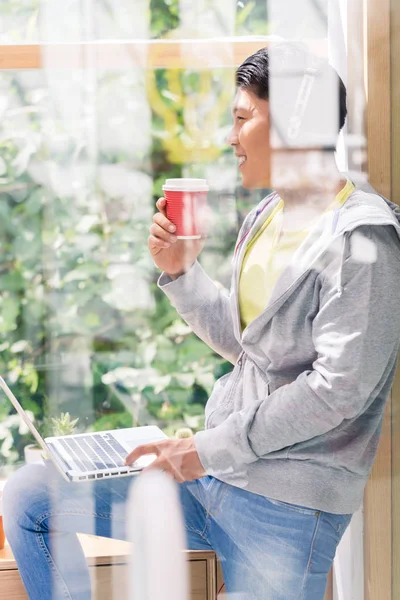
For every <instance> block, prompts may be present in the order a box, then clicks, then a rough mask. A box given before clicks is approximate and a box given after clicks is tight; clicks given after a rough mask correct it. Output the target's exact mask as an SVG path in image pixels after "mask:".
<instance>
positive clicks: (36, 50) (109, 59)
mask: <svg viewBox="0 0 400 600" xmlns="http://www.w3.org/2000/svg"><path fill="white" fill-rule="evenodd" d="M273 41H274V40H273V38H271V37H268V36H248V37H225V38H223V37H222V38H215V39H177V40H173V39H171V40H135V41H129V40H98V41H95V42H76V43H69V44H66V43H37V44H6V45H0V69H1V70H5V69H8V70H9V69H11V70H15V69H24V70H25V69H42V68H48V69H53V68H55V69H81V68H85V69H88V68H95V69H113V70H117V71H118V70H124V69H128V68H132V67H135V66H136V67H140V68H149V69H159V68H170V69H171V68H180V69H210V68H213V69H217V68H221V67H232V68H233V67H237V66H238V65H239V64H240V63H241V62H243V60H244V59H245V58H247V57H248V56H250V55H251V54H253V53H254V52H256V51H257V50H259V49H260V48H263V47H264V46H266V45H268V44H269V43H271V42H273ZM306 42H307V44H308V45H309V46H310V47H312V49H313V50H314V51H315V52H316V53H318V54H322V55H325V56H327V47H328V46H327V40H307V41H306Z"/></svg>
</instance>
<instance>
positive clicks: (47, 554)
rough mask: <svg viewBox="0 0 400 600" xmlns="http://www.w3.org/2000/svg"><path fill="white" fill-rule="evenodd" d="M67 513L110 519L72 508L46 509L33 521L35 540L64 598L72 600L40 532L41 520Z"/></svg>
mask: <svg viewBox="0 0 400 600" xmlns="http://www.w3.org/2000/svg"><path fill="white" fill-rule="evenodd" d="M68 515H73V516H76V515H81V516H88V517H89V516H90V517H96V518H99V519H110V520H111V515H108V514H105V513H96V512H91V513H90V512H88V511H79V510H74V511H64V512H57V513H55V512H53V511H48V512H45V513H42V514H41V515H40V517H38V518H37V519H36V521H35V524H34V530H35V533H36V535H37V536H38V537H37V541H38V545H39V548H40V550H41V551H42V552H43V554H44V556H45V558H46V560H47V562H48V564H49V565H50V568H51V570H52V571H53V572H54V573H55V575H56V576H57V578H58V580H59V582H60V583H61V585H62V587H63V593H64V596H65V598H68V600H72V597H71V594H70V593H69V591H68V588H67V585H66V583H65V581H64V579H63V577H62V576H61V574H60V572H59V570H58V568H57V566H56V564H55V562H54V560H53V559H52V556H51V554H50V552H49V551H48V548H47V546H46V544H45V542H44V538H43V534H42V533H41V532H40V527H41V525H42V523H43V521H45V520H46V519H48V518H49V517H54V516H57V517H63V516H68ZM112 519H113V520H117V521H121V522H122V521H124V519H116V518H115V517H114V516H113V517H112Z"/></svg>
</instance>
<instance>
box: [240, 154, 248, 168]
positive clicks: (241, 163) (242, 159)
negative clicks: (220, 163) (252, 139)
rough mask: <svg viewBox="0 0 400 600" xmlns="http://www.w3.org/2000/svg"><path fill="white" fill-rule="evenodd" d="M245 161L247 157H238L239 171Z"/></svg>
mask: <svg viewBox="0 0 400 600" xmlns="http://www.w3.org/2000/svg"><path fill="white" fill-rule="evenodd" d="M246 160H247V156H239V169H240V167H242V166H243V165H244V163H245V162H246Z"/></svg>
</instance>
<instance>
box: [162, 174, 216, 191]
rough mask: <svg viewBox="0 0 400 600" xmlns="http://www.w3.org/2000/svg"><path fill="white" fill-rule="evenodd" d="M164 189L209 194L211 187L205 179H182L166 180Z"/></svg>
mask: <svg viewBox="0 0 400 600" xmlns="http://www.w3.org/2000/svg"><path fill="white" fill-rule="evenodd" d="M162 189H163V190H170V191H171V192H182V191H183V192H208V190H209V187H208V185H207V181H206V180H205V179H190V178H189V177H180V178H179V179H166V180H165V183H164V185H163V186H162Z"/></svg>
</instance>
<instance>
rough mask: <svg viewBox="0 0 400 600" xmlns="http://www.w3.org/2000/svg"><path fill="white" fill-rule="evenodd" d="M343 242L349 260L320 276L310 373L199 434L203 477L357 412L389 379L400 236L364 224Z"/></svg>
mask: <svg viewBox="0 0 400 600" xmlns="http://www.w3.org/2000/svg"><path fill="white" fill-rule="evenodd" d="M344 239H345V238H344ZM348 241H349V242H350V243H349V245H348V248H349V249H350V251H349V252H348V253H347V254H348V256H347V258H346V256H345V255H344V254H343V256H342V257H339V256H337V257H335V258H333V259H332V260H331V261H330V263H329V264H328V265H327V266H326V268H325V269H324V270H323V271H322V272H321V273H320V280H321V290H320V307H319V312H318V314H317V315H316V317H315V319H314V323H313V341H314V345H315V349H316V360H315V362H314V363H313V365H312V367H313V368H312V370H309V371H305V372H303V373H301V374H300V375H299V377H298V378H297V379H296V380H295V381H293V382H292V383H290V384H287V385H284V386H282V387H281V388H279V389H277V390H276V391H274V392H273V393H272V394H271V395H270V396H269V397H268V398H259V399H257V402H255V403H254V405H252V406H251V407H246V408H245V409H243V410H242V411H240V412H235V413H232V414H231V415H230V416H229V417H228V418H227V419H226V420H225V421H224V422H223V423H221V424H220V425H219V426H218V427H216V428H215V429H210V430H207V431H202V432H199V433H197V434H196V435H195V444H196V448H197V451H198V453H199V457H200V460H201V462H202V464H203V466H204V468H205V469H206V471H207V473H208V474H210V475H215V476H218V473H221V472H223V471H226V469H232V466H234V468H235V466H236V468H238V467H239V466H240V465H243V463H252V462H254V461H256V460H258V459H259V458H261V457H263V456H266V455H267V454H269V453H271V452H274V451H276V450H279V449H282V448H286V447H288V446H291V445H294V444H297V443H299V442H302V441H305V440H309V439H311V438H314V437H316V436H321V435H323V434H325V433H327V432H328V431H330V430H332V429H334V428H335V427H337V426H338V425H340V423H342V421H344V420H345V419H353V418H356V417H358V416H359V415H360V414H362V413H363V412H364V411H365V410H366V408H368V406H369V404H370V403H371V402H372V401H373V400H374V398H376V397H377V395H378V394H379V393H380V391H381V389H382V387H383V385H384V384H385V383H387V380H388V378H389V377H390V374H391V373H392V372H393V370H394V368H395V365H396V359H397V354H398V348H399V341H400V312H399V310H398V308H397V307H398V305H399V301H400V260H399V258H400V254H399V250H400V247H399V240H398V236H397V233H396V231H395V229H394V228H393V227H392V226H385V227H384V226H362V227H359V228H357V229H355V230H354V231H353V232H352V233H351V234H348ZM346 247H347V243H346Z"/></svg>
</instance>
